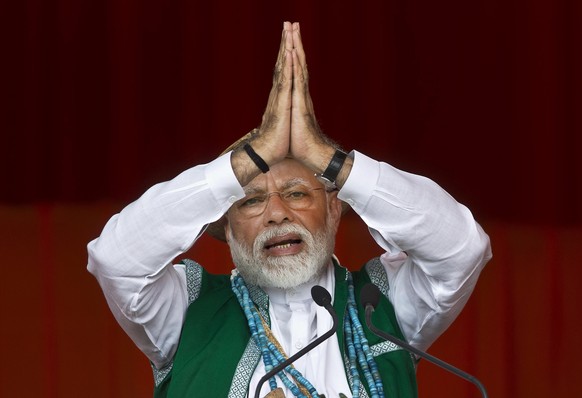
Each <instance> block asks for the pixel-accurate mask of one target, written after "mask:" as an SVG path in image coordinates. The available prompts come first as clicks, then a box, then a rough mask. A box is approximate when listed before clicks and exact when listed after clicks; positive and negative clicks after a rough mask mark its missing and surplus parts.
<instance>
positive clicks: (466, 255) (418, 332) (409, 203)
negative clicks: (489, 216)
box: [338, 151, 491, 350]
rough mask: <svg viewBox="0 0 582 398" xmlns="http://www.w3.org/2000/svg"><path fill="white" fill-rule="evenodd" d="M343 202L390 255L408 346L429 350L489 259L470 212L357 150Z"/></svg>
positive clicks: (386, 261) (392, 294)
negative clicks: (360, 219)
mask: <svg viewBox="0 0 582 398" xmlns="http://www.w3.org/2000/svg"><path fill="white" fill-rule="evenodd" d="M350 156H353V157H354V164H353V167H352V170H351V172H350V176H349V178H348V179H347V181H346V183H345V184H344V186H343V187H342V189H341V191H340V192H339V195H338V197H339V198H340V199H342V200H344V201H346V202H347V203H348V204H350V205H351V207H352V208H353V209H354V211H355V212H356V213H357V214H358V215H359V216H360V217H361V218H362V220H363V221H364V222H365V223H366V224H367V225H368V228H369V230H370V233H371V234H372V236H373V238H374V240H375V241H376V242H377V243H378V245H380V246H381V247H382V248H383V249H384V250H385V251H386V253H385V254H383V255H382V256H381V261H382V264H383V265H384V267H385V269H386V272H387V274H388V281H389V283H390V290H389V299H390V301H391V302H392V304H393V306H394V309H395V311H396V317H397V319H398V322H399V325H400V327H401V329H402V332H403V333H404V336H405V338H406V339H407V340H408V341H409V342H410V344H412V345H414V346H416V347H417V348H419V349H421V350H426V349H427V348H428V347H429V346H430V345H431V344H432V343H433V342H434V341H435V340H436V338H437V337H438V336H439V335H441V334H442V333H443V332H444V331H445V329H446V328H447V327H448V326H449V325H450V324H451V323H452V322H453V320H454V319H455V318H456V317H457V315H458V314H459V313H460V311H461V310H462V308H463V306H464V305H465V303H466V302H467V300H468V298H469V296H470V294H471V293H472V291H473V288H474V286H475V284H476V282H477V278H478V277H479V273H480V272H481V270H482V268H483V267H484V266H485V264H486V263H487V261H489V259H490V258H491V248H490V243H489V237H488V236H487V235H486V234H485V232H484V231H483V230H482V228H481V227H480V225H479V224H478V223H477V222H476V221H475V220H474V218H473V216H472V214H471V212H470V211H469V210H468V209H467V208H466V207H465V206H463V205H462V204H460V203H458V202H457V201H456V200H455V199H453V198H452V197H451V196H450V195H449V194H448V193H447V192H445V191H444V190H443V189H442V188H441V187H439V186H438V185H437V184H436V183H434V182H433V181H431V180H430V179H428V178H425V177H422V176H418V175H414V174H410V173H407V172H403V171H401V170H398V169H396V168H394V167H392V166H390V165H389V164H386V163H382V162H377V161H375V160H373V159H371V158H369V157H367V156H365V155H363V154H361V153H359V152H356V151H354V152H353V153H352V154H350Z"/></svg>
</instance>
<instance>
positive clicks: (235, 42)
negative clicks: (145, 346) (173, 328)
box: [0, 0, 582, 397]
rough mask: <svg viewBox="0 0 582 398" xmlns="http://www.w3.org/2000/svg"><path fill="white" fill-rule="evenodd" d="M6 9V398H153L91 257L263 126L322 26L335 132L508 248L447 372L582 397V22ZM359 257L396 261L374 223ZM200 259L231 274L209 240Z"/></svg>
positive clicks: (530, 10) (466, 321)
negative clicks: (272, 100) (285, 27)
mask: <svg viewBox="0 0 582 398" xmlns="http://www.w3.org/2000/svg"><path fill="white" fill-rule="evenodd" d="M2 3H3V4H2V6H1V12H0V15H1V20H0V22H1V23H0V45H1V47H0V51H1V54H2V62H1V65H2V66H1V70H0V72H1V74H0V83H1V90H2V96H1V98H2V103H1V104H0V105H1V107H0V108H1V110H0V112H1V113H0V123H1V124H0V128H1V134H2V135H1V137H2V141H1V149H0V151H1V152H0V177H1V178H0V258H1V259H2V260H1V261H2V275H3V278H2V288H1V289H0V305H1V311H2V313H1V316H0V320H1V326H0V340H1V341H2V342H3V355H2V364H1V366H2V371H1V372H0V396H2V397H4V396H6V397H11V396H21V397H22V396H25V397H78V396H84V397H144V396H151V388H152V378H151V374H150V370H149V365H148V363H147V360H146V359H145V357H144V356H143V355H142V354H141V353H139V352H138V351H137V350H136V349H135V348H134V347H133V345H132V344H131V342H130V340H129V339H128V338H127V337H126V336H125V335H124V334H123V332H122V331H121V329H120V328H119V327H118V326H117V325H116V324H115V322H114V320H113V318H112V316H111V315H110V314H109V312H108V310H107V307H106V305H105V301H104V299H103V297H102V295H101V292H100V290H99V289H98V287H97V284H96V282H95V281H94V280H93V278H92V277H91V275H90V274H88V272H87V271H86V269H85V267H86V261H87V258H86V249H85V246H86V244H87V243H88V242H89V240H91V239H93V238H95V237H97V236H98V235H99V232H100V230H101V228H102V227H103V225H104V224H105V222H106V221H107V219H108V218H109V217H110V216H111V215H112V214H114V213H115V212H117V211H119V210H120V209H121V208H122V207H123V206H125V205H126V204H128V203H129V202H130V201H132V200H133V199H134V198H136V197H137V196H138V195H140V194H141V193H142V192H143V191H144V190H145V189H147V188H148V187H149V186H150V185H152V184H154V183H156V182H158V181H163V180H166V179H169V178H171V177H172V176H174V175H176V174H177V173H179V172H180V171H181V170H183V169H185V168H186V167H189V166H190V165H193V164H197V163H201V162H206V161H209V160H211V159H213V158H214V157H215V156H216V155H217V154H218V153H220V152H221V151H222V149H223V148H225V147H226V146H227V145H229V144H230V143H231V142H232V141H234V140H235V139H236V138H238V137H239V136H240V135H242V134H244V133H245V132H247V131H248V130H250V129H252V128H253V127H255V126H257V125H258V124H259V123H260V118H261V115H262V112H263V110H264V106H265V104H266V99H267V96H268V92H269V88H270V83H271V74H272V68H273V65H274V61H275V57H276V53H277V49H278V43H279V38H280V31H281V28H282V22H283V21H284V20H290V21H300V22H301V28H302V32H303V38H304V44H305V47H306V51H307V61H308V64H309V68H310V74H311V91H312V96H313V99H314V102H315V110H316V114H317V116H318V119H319V121H320V124H321V126H322V128H323V130H324V132H326V133H327V134H328V135H330V136H331V137H332V138H334V139H335V140H337V141H338V142H339V143H340V144H342V145H343V146H344V147H345V148H347V149H352V148H354V149H358V150H360V151H362V152H364V153H366V154H368V155H370V156H372V157H374V158H377V159H381V160H386V161H388V162H390V163H391V164H393V165H395V166H396V167H399V168H401V169H404V170H407V171H410V172H414V173H419V174H424V175H426V176H428V177H430V178H432V179H434V180H436V181H437V182H439V183H440V184H441V186H443V187H444V188H445V189H447V190H448V191H449V192H450V193H451V194H452V195H453V196H455V198H457V199H458V200H459V201H460V202H462V203H464V204H466V205H467V206H468V207H469V208H470V209H471V210H472V211H473V213H474V215H475V217H476V219H477V220H478V221H479V222H480V223H481V224H482V225H483V226H484V228H485V230H486V231H487V232H488V233H489V234H490V236H491V239H492V246H493V253H494V258H493V260H492V261H491V262H490V263H489V265H488V266H487V268H486V269H485V271H484V273H483V276H482V279H481V281H480V283H479V285H478V287H477V290H476V292H475V294H474V296H473V297H472V298H471V300H470V301H469V304H468V305H467V308H466V309H465V310H464V311H463V313H462V314H461V316H460V317H459V319H458V321H457V322H456V323H455V324H454V325H453V326H452V327H451V328H450V329H449V330H448V331H447V332H446V333H445V334H444V335H443V336H442V338H441V339H440V340H439V341H438V342H437V343H435V345H434V346H433V347H432V348H431V349H430V352H431V353H432V354H433V355H437V356H439V357H441V358H442V359H444V360H446V361H448V362H450V363H452V364H454V365H455V366H458V367H460V368H462V369H464V370H466V371H467V372H469V373H471V374H474V375H476V376H477V377H478V378H479V379H480V380H481V381H482V382H483V383H484V384H485V386H486V387H487V389H488V391H489V395H490V396H492V397H526V396H527V397H538V396H540V397H541V396H548V395H550V394H553V396H577V395H580V394H581V393H582V387H580V383H578V382H577V376H578V374H579V373H580V371H581V370H582V368H581V367H580V366H579V365H578V361H577V359H578V358H579V355H580V354H581V353H582V347H581V345H580V343H579V340H580V337H579V336H580V335H581V332H582V325H581V321H580V315H579V312H580V311H579V310H577V303H578V302H579V300H580V299H581V298H582V293H580V289H579V287H578V281H579V280H580V277H581V276H582V275H581V272H580V271H579V269H580V264H582V249H581V248H580V245H581V242H582V240H581V238H582V157H581V156H580V154H579V153H580V150H581V149H582V138H581V132H582V116H581V105H582V73H581V67H582V54H581V48H582V47H581V45H582V40H581V39H582V24H581V23H580V21H581V17H582V3H580V2H577V1H575V0H556V1H549V0H546V1H544V0H530V1H525V0H504V1H501V0H475V1H472V2H467V1H460V0H450V1H444V2H434V1H420V0H407V1H400V0H388V1H368V2H358V3H357V2H352V1H347V0H337V1H333V2H332V1H329V2H326V1H319V2H316V1H288V2H281V1H244V2H243V1H231V2H226V1H215V2H196V1H165V2H153V1H137V0H132V1H126V0H116V1H113V0H109V1H89V0H86V1H74V0H67V1H65V0H61V1H33V0H27V1H20V2H8V1H3V2H2ZM338 243H339V244H338V250H337V252H338V255H339V257H340V259H341V260H342V262H343V263H345V264H349V265H350V266H351V267H356V266H359V265H360V264H361V263H362V262H363V261H365V260H366V259H368V258H369V257H371V256H373V255H376V254H378V253H379V250H378V248H377V247H376V246H375V245H374V244H373V243H372V242H371V239H370V238H369V237H368V236H367V234H366V231H365V227H364V226H363V225H362V224H361V222H360V221H359V220H358V219H357V218H356V217H354V215H353V214H349V215H347V216H346V218H345V221H344V223H343V225H342V229H341V231H340V237H339V242H338ZM348 247H352V248H354V247H355V248H357V251H353V250H352V251H350V250H348V249H347V248H348ZM188 255H189V256H191V257H195V258H196V259H197V260H199V261H200V262H202V263H205V264H208V265H211V266H212V265H213V266H214V268H213V269H214V270H228V269H229V267H230V265H229V262H228V253H227V251H226V250H225V246H224V245H223V244H221V243H218V242H214V241H213V240H212V239H211V238H208V237H204V238H203V239H202V240H201V242H200V244H199V245H197V246H196V248H195V249H194V250H193V251H192V252H190V253H188ZM418 375H419V383H420V393H421V396H424V397H426V396H430V397H451V396H455V397H457V396H458V397H477V396H478V392H477V391H476V389H475V388H474V386H473V385H471V384H470V383H467V382H465V381H463V380H460V379H456V378H454V377H453V376H452V375H450V374H449V373H447V372H446V371H444V370H442V369H440V368H437V367H434V366H433V365H431V364H428V363H422V364H421V365H420V367H419V370H418Z"/></svg>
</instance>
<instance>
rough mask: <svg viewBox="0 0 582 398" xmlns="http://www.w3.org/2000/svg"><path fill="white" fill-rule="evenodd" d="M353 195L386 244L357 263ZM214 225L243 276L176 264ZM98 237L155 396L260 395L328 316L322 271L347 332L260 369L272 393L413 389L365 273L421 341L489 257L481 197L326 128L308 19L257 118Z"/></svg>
mask: <svg viewBox="0 0 582 398" xmlns="http://www.w3.org/2000/svg"><path fill="white" fill-rule="evenodd" d="M346 204H349V206H351V208H352V209H353V210H354V211H355V212H356V213H357V214H358V215H359V216H360V217H361V218H362V219H363V220H364V221H365V222H366V224H367V225H368V226H369V230H370V232H371V234H372V236H373V237H374V239H375V240H376V242H377V243H378V244H379V245H380V246H381V247H382V248H383V249H384V250H385V254H383V255H382V256H381V257H379V258H376V259H373V260H371V261H370V262H369V263H367V264H366V265H365V267H363V268H362V270H360V271H358V272H348V271H347V269H346V268H344V267H342V266H341V265H340V264H339V260H338V259H337V258H335V256H333V251H334V245H335V234H336V232H337V229H338V225H339V223H340V219H341V216H342V213H343V211H344V210H345V208H346V207H347V205H346ZM206 228H207V229H206ZM205 230H206V231H208V232H209V233H211V234H212V235H213V236H215V237H217V238H218V239H222V240H225V241H226V242H227V243H228V245H229V247H230V251H231V255H232V259H233V262H234V265H235V270H234V271H233V273H232V275H231V276H227V275H211V274H209V273H207V272H206V271H205V270H204V268H202V266H200V265H198V264H197V263H195V262H194V261H191V260H185V261H183V262H182V263H180V264H173V261H174V259H175V258H176V257H177V256H179V255H180V254H181V253H184V252H185V251H187V250H188V249H189V248H190V247H191V246H192V245H193V244H194V243H195V241H196V239H197V238H198V237H199V236H200V235H201V234H202V233H203V232H204V231H205ZM88 252H89V264H88V269H89V271H90V272H91V273H92V274H94V275H95V277H96V278H97V280H98V281H99V283H100V285H101V287H102V289H103V291H104V293H105V296H106V298H107V301H108V303H109V306H110V308H111V311H112V312H113V314H114V315H115V317H116V319H117V320H118V322H119V323H120V325H121V326H122V327H123V329H124V330H125V331H126V332H127V333H128V335H129V336H130V337H131V338H132V339H133V341H134V342H135V344H136V345H137V346H138V347H139V348H140V349H141V350H142V351H143V352H144V353H145V355H146V356H147V357H148V358H149V360H150V361H151V363H152V366H153V368H154V375H155V378H156V391H155V395H156V396H158V397H185V396H196V397H197V396H200V397H226V396H228V397H247V396H251V397H252V396H254V395H255V390H256V388H257V384H258V382H259V380H260V379H261V377H263V376H264V375H265V373H266V372H267V371H268V370H269V369H271V368H272V367H273V366H275V365H276V364H277V363H279V362H282V361H283V360H284V358H285V357H289V356H291V355H293V354H295V353H296V352H297V351H299V350H300V349H301V348H302V347H303V346H305V345H306V344H308V343H309V342H310V341H312V340H313V339H315V338H316V337H317V336H321V335H322V334H324V333H325V332H327V331H328V330H329V329H330V327H331V326H332V318H331V316H330V315H329V313H328V312H327V311H326V310H325V309H323V308H322V307H319V306H317V305H316V304H315V303H314V302H313V300H312V298H311V295H310V291H311V287H312V286H314V285H316V284H317V285H321V286H323V287H324V288H326V289H327V290H328V291H329V292H330V293H331V295H332V300H333V306H334V308H335V310H336V312H337V314H338V317H339V320H340V327H339V328H338V331H337V333H336V336H332V338H330V339H327V340H326V341H325V342H324V343H323V344H321V345H319V346H318V347H317V348H316V349H314V350H313V351H311V352H310V353H308V354H307V355H305V356H303V357H301V358H300V359H299V360H298V361H297V362H295V363H294V365H293V368H292V369H289V370H288V372H285V373H280V374H279V375H278V376H277V377H275V378H273V379H271V380H270V381H269V382H268V383H264V384H262V389H261V391H260V396H261V397H264V396H266V395H267V394H269V393H270V392H271V391H274V392H273V393H272V394H275V392H276V393H277V394H278V393H281V392H282V393H284V396H286V397H291V396H314V397H315V396H322V395H325V396H326V397H328V398H330V397H339V396H346V397H351V396H356V397H360V396H389V397H414V396H416V394H417V392H416V380H415V361H414V358H412V357H411V355H409V354H408V353H406V352H405V351H404V350H402V349H400V348H399V347H397V346H394V345H393V344H388V343H386V342H383V341H382V340H381V339H379V338H377V337H376V336H374V335H373V334H371V333H370V332H369V331H368V330H367V328H366V327H365V326H362V325H365V323H364V321H363V319H364V318H363V310H362V308H361V305H360V304H359V303H358V301H359V300H358V297H359V292H360V290H361V288H362V286H363V285H364V284H366V283H368V282H370V281H371V282H373V283H374V284H376V285H377V286H378V287H379V288H380V290H381V291H382V292H383V293H384V296H383V297H382V301H381V303H380V304H379V306H378V308H377V310H376V312H375V313H374V316H375V318H374V319H375V322H376V323H377V324H378V325H380V327H381V328H382V329H384V330H386V331H387V332H390V333H392V334H395V335H396V336H398V337H400V338H403V339H406V340H407V341H408V342H410V344H412V345H414V346H415V347H417V348H419V349H421V350H425V349H427V348H428V347H429V346H430V344H432V343H433V342H434V341H435V339H436V338H437V337H438V336H439V335H440V334H441V333H442V332H443V331H444V330H445V329H446V328H447V327H448V326H449V325H450V324H451V322H453V320H454V319H455V318H456V316H457V315H458V314H459V312H460V311H461V309H462V308H463V306H464V305H465V303H466V301H467V300H468V298H469V295H470V294H471V292H472V290H473V288H474V286H475V283H476V282H477V278H478V276H479V273H480V271H481V270H482V268H483V267H484V265H485V264H486V262H487V261H488V260H489V259H490V257H491V252H490V246H489V239H488V237H487V235H486V234H485V233H484V232H483V231H482V229H481V227H480V226H479V225H478V224H477V222H476V221H475V220H474V219H473V217H472V215H471V213H470V212H469V210H468V209H467V208H465V207H464V206H463V205H461V204H459V203H457V202H456V201H455V200H454V199H453V198H451V197H450V196H449V195H448V194H447V193H446V192H445V191H443V190H442V189H441V188H440V187H439V186H438V185H436V184H435V183H434V182H432V181H430V180H428V179H426V178H424V177H420V176H416V175H412V174H409V173H405V172H402V171H400V170H397V169H395V168H394V167H392V166H390V165H388V164H386V163H383V162H378V161H376V160H373V159H371V158H369V157H367V156H365V155H364V154H361V153H359V152H357V151H352V152H351V153H350V154H349V155H347V156H346V154H345V153H344V152H342V151H341V150H340V149H339V148H338V146H337V145H336V144H335V143H334V142H333V141H331V140H330V139H328V138H327V137H325V136H324V135H323V134H322V133H321V132H320V130H319V128H318V126H317V122H316V119H315V114H314V111H313V104H312V102H311V97H310V95H309V90H308V74H307V67H306V61H305V52H304V49H303V46H302V42H301V36H300V29H299V24H298V23H293V24H292V23H290V22H285V23H284V28H283V33H282V39H281V46H280V50H279V54H278V58H277V63H276V67H275V72H274V78H273V87H272V90H271V92H270V95H269V99H268V103H267V107H266V110H265V113H264V115H263V119H262V123H261V125H260V127H259V128H258V129H255V130H254V131H253V132H251V133H250V134H247V135H246V136H244V137H243V138H242V139H240V140H239V141H237V142H236V143H235V144H233V145H232V147H231V148H229V149H228V150H227V151H225V152H224V153H223V154H222V155H220V156H219V157H218V158H217V159H215V160H214V161H212V162H210V163H208V164H203V165H198V166H196V167H193V168H191V169H188V170H186V171H184V172H183V173H182V174H180V175H179V176H177V177H176V178H174V179H172V180H171V181H168V182H165V183H162V184H158V185H155V186H154V187H152V188H150V189H149V190H148V191H147V192H146V193H145V194H144V195H143V196H142V197H141V198H139V199H138V200H137V201H135V202H134V203H132V204H130V205H129V206H127V207H126V208H125V209H123V210H122V211H121V212H120V213H119V214H117V215H115V216H113V217H112V218H111V219H110V220H109V222H108V223H107V225H106V226H105V228H104V230H103V232H102V234H101V236H100V237H99V238H97V239H95V240H94V241H92V242H90V243H89V245H88ZM302 394H303V395H302Z"/></svg>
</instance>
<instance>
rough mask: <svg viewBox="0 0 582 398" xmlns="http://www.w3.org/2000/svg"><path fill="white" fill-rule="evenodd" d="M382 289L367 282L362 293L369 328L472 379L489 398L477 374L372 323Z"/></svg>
mask: <svg viewBox="0 0 582 398" xmlns="http://www.w3.org/2000/svg"><path fill="white" fill-rule="evenodd" d="M380 295H381V293H380V289H378V287H377V286H376V285H374V284H373V283H367V284H366V285H365V286H364V287H363V288H362V291H361V293H360V302H361V303H362V305H363V306H364V307H365V309H366V325H367V326H368V328H369V329H370V330H371V331H372V332H373V333H374V334H375V335H376V336H378V337H381V338H384V339H386V340H388V341H390V342H392V343H394V344H396V345H398V346H400V347H402V348H404V349H405V350H406V351H408V352H411V353H413V354H416V355H418V356H419V357H421V358H424V359H426V360H427V361H429V362H431V363H433V364H435V365H437V366H440V367H441V368H443V369H445V370H448V371H449V372H451V373H453V374H455V375H457V376H459V377H461V378H463V379H465V380H467V381H470V382H471V383H473V384H475V385H476V386H477V388H478V389H479V391H480V392H481V395H482V396H483V397H484V398H487V397H488V395H487V391H486V390H485V387H484V386H483V384H482V383H481V382H480V381H479V380H478V379H477V378H476V377H475V376H471V375H470V374H468V373H465V372H463V371H462V370H460V369H458V368H455V367H454V366H452V365H450V364H448V363H446V362H444V361H442V360H440V359H438V358H436V357H434V356H432V355H430V354H428V353H426V352H424V351H421V350H419V349H417V348H415V347H413V346H411V345H410V344H408V343H406V342H405V341H403V340H400V339H399V338H397V337H395V336H392V335H391V334H388V333H386V332H383V331H381V330H380V329H378V328H377V327H376V326H374V324H373V323H372V313H373V312H374V310H375V309H376V306H377V305H378V303H379V302H380Z"/></svg>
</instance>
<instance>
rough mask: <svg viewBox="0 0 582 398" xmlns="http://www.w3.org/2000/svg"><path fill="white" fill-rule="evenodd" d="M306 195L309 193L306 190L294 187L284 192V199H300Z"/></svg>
mask: <svg viewBox="0 0 582 398" xmlns="http://www.w3.org/2000/svg"><path fill="white" fill-rule="evenodd" d="M308 196H309V193H308V192H307V191H304V190H301V189H294V190H292V191H287V192H285V194H284V197H285V199H286V200H289V201H297V200H302V199H305V198H306V197H308Z"/></svg>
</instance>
